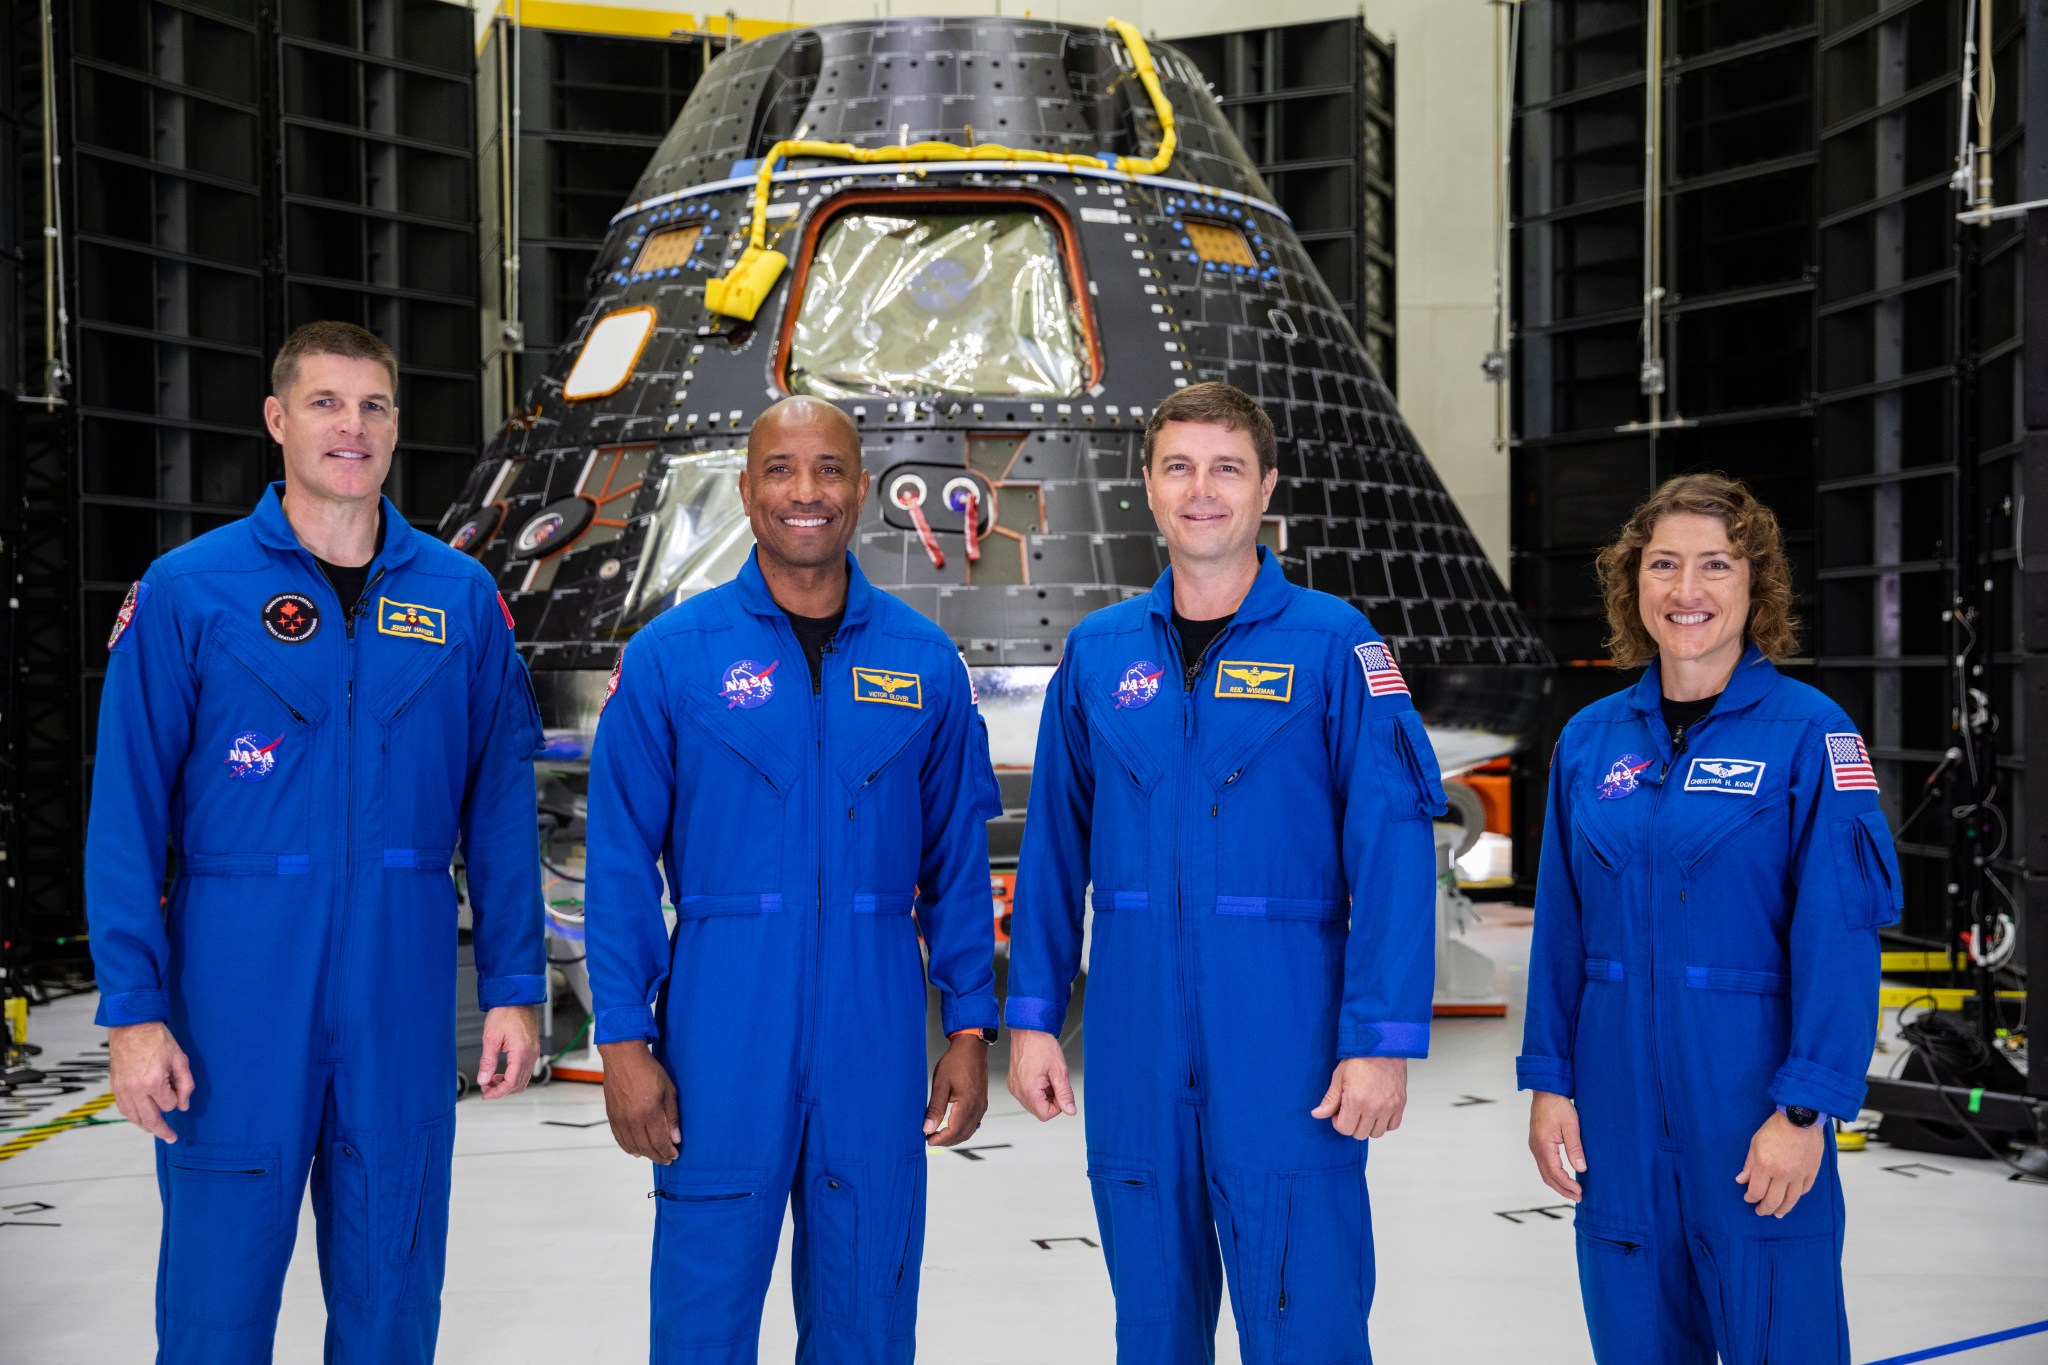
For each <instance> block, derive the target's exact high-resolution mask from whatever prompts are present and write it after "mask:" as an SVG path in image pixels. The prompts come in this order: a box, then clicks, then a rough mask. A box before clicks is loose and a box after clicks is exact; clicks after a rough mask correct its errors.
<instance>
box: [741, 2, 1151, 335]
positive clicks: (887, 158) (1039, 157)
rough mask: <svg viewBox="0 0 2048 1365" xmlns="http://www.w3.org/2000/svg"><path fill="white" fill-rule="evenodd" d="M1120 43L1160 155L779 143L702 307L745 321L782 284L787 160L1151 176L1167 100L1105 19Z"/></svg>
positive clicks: (1128, 32) (1139, 46)
mask: <svg viewBox="0 0 2048 1365" xmlns="http://www.w3.org/2000/svg"><path fill="white" fill-rule="evenodd" d="M1105 27H1107V28H1108V29H1109V30H1110V31H1111V32H1113V33H1115V34H1116V36H1117V37H1119V38H1121V39H1122V40H1123V44H1124V47H1125V48H1126V49H1128V50H1129V52H1130V54H1131V66H1132V68H1133V69H1134V70H1135V71H1136V72H1137V75H1138V80H1139V82H1140V83H1141V84H1142V85H1143V86H1144V87H1145V93H1146V95H1147V96H1148V97H1150V99H1151V101H1152V111H1153V113H1154V114H1156V115H1157V116H1158V118H1159V130H1160V137H1159V150H1158V151H1157V152H1155V153H1154V154H1153V155H1152V156H1150V157H1145V158H1139V157H1131V156H1120V157H1118V158H1116V161H1115V164H1114V166H1112V165H1111V163H1110V162H1108V161H1106V160H1104V159H1103V158H1101V157H1099V156H1084V155H1081V154H1078V153H1071V152H1040V151H1033V150H1030V149H1027V148H1021V147H1003V146H999V145H997V144H995V143H986V142H985V143H981V144H979V145H977V146H973V147H962V146H960V145H959V144H958V143H953V142H913V143H909V144H907V145H903V146H897V147H856V146H854V145H853V144H852V143H850V142H812V141H806V140H798V139H794V138H786V139H784V140H783V141H781V142H778V143H776V144H775V145H774V146H773V147H770V148H769V149H768V154H767V155H766V156H764V157H762V158H761V164H760V166H759V167H758V168H757V169H756V170H755V172H754V215H753V223H752V226H751V227H750V228H749V229H748V232H747V249H746V250H745V251H743V252H741V253H740V258H739V260H738V261H736V262H735V263H734V264H733V268H732V269H731V270H729V271H727V272H726V273H725V274H724V275H723V276H722V277H720V278H717V279H712V280H707V281H706V282H705V285H704V306H705V307H706V308H708V309H709V310H710V311H711V312H713V313H717V314H719V315H721V316H723V317H729V318H737V319H739V320H740V321H742V322H751V321H753V319H754V315H755V314H756V313H758V312H760V311H761V305H762V304H763V303H765V302H767V299H768V291H769V290H771V289H773V288H774V287H775V282H776V281H777V280H779V279H781V278H782V272H783V271H785V270H787V269H788V268H789V257H787V256H785V255H783V254H782V253H781V252H779V251H771V250H769V249H768V196H769V194H770V192H771V189H772V187H773V185H774V181H775V168H776V167H777V166H778V165H780V164H781V163H782V162H783V161H784V160H785V159H786V158H789V157H793V156H819V157H830V158H832V159H834V160H838V161H852V162H857V163H861V164H865V165H874V164H876V163H889V162H894V163H898V164H908V163H910V162H919V161H1005V162H1029V163H1032V164H1035V165H1054V166H1068V167H1080V168H1086V169H1088V170H1111V169H1115V170H1118V171H1121V172H1122V173H1123V174H1125V175H1157V174H1159V173H1160V172H1161V171H1163V170H1165V169H1166V167H1167V165H1168V163H1170V162H1171V161H1172V160H1173V153H1174V148H1175V147H1176V146H1177V145H1178V144H1179V134H1178V133H1177V132H1176V131H1175V129H1174V124H1173V106H1172V105H1171V104H1170V103H1168V102H1167V99H1166V93H1165V92H1164V91H1163V90H1161V89H1160V88H1159V73H1158V72H1157V71H1156V70H1154V69H1153V66H1152V53H1151V50H1150V49H1149V48H1147V47H1146V46H1145V39H1144V37H1143V36H1142V35H1140V34H1139V32H1138V30H1136V29H1135V28H1132V27H1131V26H1130V25H1129V24H1127V23H1125V22H1124V21H1123V20H1121V19H1111V20H1110V21H1109V22H1108V24H1107V25H1105Z"/></svg>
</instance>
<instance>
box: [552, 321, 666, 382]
mask: <svg viewBox="0 0 2048 1365" xmlns="http://www.w3.org/2000/svg"><path fill="white" fill-rule="evenodd" d="M652 335H654V310H653V309H652V308H649V307H647V306H645V305H642V306H640V307H637V308H620V309H617V310H615V311H613V312H610V313H606V314H605V315H604V316H603V317H601V318H599V319H598V320H597V325H596V326H594V327H592V328H591V329H590V335H589V337H587V338H586V339H585V340H584V342H583V349H582V350H581V351H579V352H577V353H576V363H575V364H574V365H571V366H570V367H569V377H568V378H567V379H565V380H563V381H562V397H564V398H567V399H571V400H575V399H581V398H603V397H605V396H606V395H607V394H613V393H617V392H618V391H619V390H620V389H622V388H624V387H625V386H626V381H627V380H628V379H630V378H632V375H633V367H634V366H635V365H637V364H639V363H640V352H641V350H642V349H643V348H644V347H645V346H646V345H647V338H648V337H650V336H652Z"/></svg>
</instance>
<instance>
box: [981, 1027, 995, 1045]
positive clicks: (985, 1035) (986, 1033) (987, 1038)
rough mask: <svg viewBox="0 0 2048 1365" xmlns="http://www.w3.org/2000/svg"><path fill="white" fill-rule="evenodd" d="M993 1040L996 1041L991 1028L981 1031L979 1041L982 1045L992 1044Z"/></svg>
mask: <svg viewBox="0 0 2048 1365" xmlns="http://www.w3.org/2000/svg"><path fill="white" fill-rule="evenodd" d="M995 1040H996V1031H995V1030H994V1029H992V1028H985V1029H983V1030H982V1031H981V1041H982V1042H984V1043H993V1042H994V1041H995Z"/></svg>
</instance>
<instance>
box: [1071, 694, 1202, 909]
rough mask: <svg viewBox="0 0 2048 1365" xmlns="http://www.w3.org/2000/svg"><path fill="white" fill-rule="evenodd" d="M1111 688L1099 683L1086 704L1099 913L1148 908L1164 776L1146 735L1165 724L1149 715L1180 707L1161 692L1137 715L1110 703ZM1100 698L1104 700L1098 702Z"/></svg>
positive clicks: (1092, 870)
mask: <svg viewBox="0 0 2048 1365" xmlns="http://www.w3.org/2000/svg"><path fill="white" fill-rule="evenodd" d="M1110 688H1111V683H1110V682H1098V683H1095V684H1094V685H1091V686H1090V687H1089V688H1088V690H1087V692H1086V693H1084V694H1083V697H1082V701H1081V715H1082V716H1083V718H1084V719H1086V721H1087V723H1088V742H1089V747H1090V749H1091V750H1092V751H1093V755H1094V768H1095V772H1094V777H1095V808H1094V810H1093V811H1092V812H1091V814H1092V816H1093V820H1092V821H1091V824H1092V826H1093V829H1092V834H1091V838H1090V840H1089V848H1088V863H1089V867H1088V872H1089V877H1090V880H1091V881H1093V883H1094V886H1095V892H1094V897H1093V904H1094V906H1095V909H1096V910H1097V911H1102V910H1130V909H1142V908H1144V907H1145V906H1146V905H1147V904H1148V903H1149V890H1148V888H1149V887H1150V882H1149V880H1148V878H1147V872H1148V871H1149V868H1150V863H1151V858H1150V851H1151V850H1150V845H1151V844H1152V842H1153V838H1152V825H1151V823H1150V822H1151V817H1152V796H1153V793H1154V790H1155V789H1156V788H1157V787H1158V786H1159V781H1160V777H1161V775H1162V774H1161V769H1160V765H1159V763H1158V761H1157V759H1156V758H1155V757H1154V752H1155V749H1154V748H1153V747H1152V746H1151V745H1149V744H1148V742H1147V738H1146V732H1147V728H1148V726H1150V725H1159V724H1161V723H1162V722H1161V721H1160V720H1159V719H1153V718H1149V717H1148V716H1147V714H1146V712H1147V710H1148V709H1152V710H1156V709H1158V708H1161V707H1178V706H1179V704H1180V699H1179V697H1178V695H1171V696H1170V695H1169V694H1167V693H1166V692H1165V691H1164V690H1163V689H1162V692H1161V695H1159V696H1158V697H1156V698H1154V699H1153V701H1152V703H1151V705H1150V708H1140V709H1139V711H1138V713H1137V714H1132V713H1131V712H1130V711H1129V710H1119V709H1118V707H1117V706H1116V703H1115V702H1114V701H1113V700H1107V699H1106V698H1108V697H1110V696H1111V695H1112V694H1111V690H1110ZM1098 693H1099V694H1100V695H1101V696H1102V697H1103V698H1105V700H1097V694H1098ZM1168 714H1169V715H1170V714H1171V713H1170V712H1169V713H1168ZM1155 733H1156V732H1155ZM1167 742H1171V741H1167ZM1160 751H1163V746H1162V749H1161V750H1160Z"/></svg>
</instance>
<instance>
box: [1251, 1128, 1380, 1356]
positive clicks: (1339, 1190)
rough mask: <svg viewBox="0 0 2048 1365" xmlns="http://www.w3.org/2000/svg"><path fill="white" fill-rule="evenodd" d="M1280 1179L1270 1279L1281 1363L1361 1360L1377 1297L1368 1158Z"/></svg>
mask: <svg viewBox="0 0 2048 1365" xmlns="http://www.w3.org/2000/svg"><path fill="white" fill-rule="evenodd" d="M1275 1179H1276V1182H1277V1185H1278V1191H1279V1195H1280V1199H1281V1201H1282V1205H1283V1208H1282V1214H1281V1217H1280V1218H1279V1219H1278V1220H1277V1224H1278V1227H1277V1230H1278V1233H1279V1240H1278V1245H1277V1247H1275V1248H1274V1250H1273V1251H1272V1252H1271V1253H1270V1255H1271V1257H1272V1260H1271V1262H1270V1263H1271V1264H1272V1266H1273V1275H1272V1277H1271V1278H1270V1279H1269V1280H1268V1281H1267V1283H1269V1284H1270V1285H1272V1286H1273V1291H1272V1305H1271V1311H1272V1312H1273V1314H1274V1315H1275V1316H1276V1317H1277V1318H1278V1319H1279V1323H1280V1331H1279V1334H1278V1345H1277V1347H1276V1348H1275V1354H1276V1357H1277V1359H1278V1360H1279V1361H1280V1362H1281V1365H1334V1363H1335V1362H1339V1361H1354V1360H1364V1359H1366V1358H1367V1348H1366V1340H1365V1315H1366V1307H1367V1305H1368V1304H1369V1303H1370V1302H1371V1300H1372V1289H1371V1278H1372V1251H1371V1245H1372V1227H1371V1224H1370V1222H1369V1221H1368V1219H1367V1216H1366V1203H1365V1167H1364V1164H1363V1162H1360V1163H1359V1164H1357V1165H1352V1164H1348V1163H1347V1164H1346V1165H1344V1166H1343V1167H1340V1168H1338V1169H1336V1170H1330V1171H1311V1172H1307V1173H1304V1174H1299V1175H1287V1176H1279V1177H1276V1178H1275Z"/></svg>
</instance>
